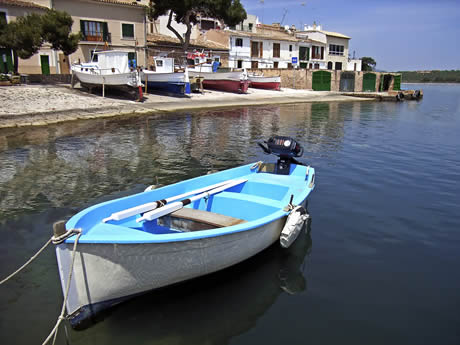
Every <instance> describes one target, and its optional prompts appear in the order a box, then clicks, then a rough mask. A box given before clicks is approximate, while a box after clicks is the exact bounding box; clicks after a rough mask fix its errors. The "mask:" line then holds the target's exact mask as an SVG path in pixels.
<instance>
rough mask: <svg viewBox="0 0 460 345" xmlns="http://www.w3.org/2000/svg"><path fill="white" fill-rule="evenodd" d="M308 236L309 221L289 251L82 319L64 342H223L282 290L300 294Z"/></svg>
mask: <svg viewBox="0 0 460 345" xmlns="http://www.w3.org/2000/svg"><path fill="white" fill-rule="evenodd" d="M310 233H311V222H310V220H309V221H308V224H306V225H304V231H302V232H301V234H300V235H299V237H298V238H297V240H296V241H295V242H294V243H293V245H292V246H291V247H290V248H289V249H283V248H281V247H280V245H279V244H278V243H275V244H274V245H272V246H271V247H269V248H268V249H266V250H265V251H263V252H262V253H260V254H258V255H256V256H254V257H253V258H251V259H248V260H246V261H244V262H243V263H240V264H238V265H235V266H232V267H230V268H228V269H225V270H223V271H220V272H217V273H214V274H210V275H208V276H205V277H201V278H198V279H195V280H192V281H189V282H185V283H181V284H178V285H175V286H172V287H168V288H165V289H162V290H157V291H153V292H151V293H149V294H147V295H142V296H139V297H137V298H135V299H133V300H130V301H127V302H125V303H123V304H120V305H119V306H116V307H114V308H112V309H109V310H108V311H106V312H103V313H102V314H100V315H98V316H96V317H95V318H93V319H92V320H91V321H88V323H87V324H86V325H84V326H83V327H86V329H85V331H84V332H80V331H71V332H70V333H69V339H67V341H68V343H71V344H102V343H103V344H112V345H113V344H127V343H129V342H131V341H133V340H134V339H135V342H136V343H144V342H149V343H150V342H151V341H152V340H153V339H154V340H155V343H161V344H163V343H173V344H203V343H206V344H224V343H226V342H227V341H228V340H229V339H230V338H232V337H234V336H237V335H240V334H243V333H245V332H247V331H248V330H250V329H251V328H253V327H254V326H255V325H256V322H257V320H258V319H259V317H261V316H263V315H264V314H265V313H266V312H267V310H268V309H269V308H270V307H271V306H272V305H273V304H274V302H275V301H276V299H277V298H278V296H279V295H280V294H282V293H283V292H286V293H289V294H296V293H300V292H302V291H305V290H306V286H307V284H306V280H305V277H304V276H303V271H304V265H305V263H306V260H307V258H308V256H309V254H310V252H311V246H312V240H311V236H310ZM89 322H91V323H89ZM88 328H89V329H88Z"/></svg>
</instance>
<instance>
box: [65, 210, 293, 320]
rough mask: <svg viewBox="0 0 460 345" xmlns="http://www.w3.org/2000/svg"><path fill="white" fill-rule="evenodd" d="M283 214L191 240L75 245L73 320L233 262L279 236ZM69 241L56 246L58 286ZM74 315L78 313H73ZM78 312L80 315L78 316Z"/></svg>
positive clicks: (71, 296) (67, 261)
mask: <svg viewBox="0 0 460 345" xmlns="http://www.w3.org/2000/svg"><path fill="white" fill-rule="evenodd" d="M285 219H286V217H283V218H279V219H277V220H275V221H274V222H272V223H269V224H265V225H262V226H260V227H258V228H254V229H252V230H250V231H242V232H237V233H233V234H229V235H225V236H217V237H209V238H202V239H198V240H192V241H179V242H167V243H144V244H104V243H101V244H84V243H81V244H78V247H77V253H76V257H75V264H74V269H73V274H72V281H71V285H70V291H69V297H68V300H67V305H66V307H67V312H68V313H69V314H73V316H74V324H75V323H78V319H86V318H87V317H88V313H90V314H91V313H93V312H95V311H96V310H97V309H98V308H97V306H98V304H104V306H101V309H102V308H107V307H108V306H110V305H114V304H116V303H119V302H121V301H123V300H124V299H125V298H127V297H128V296H132V295H136V294H139V293H142V292H146V291H149V290H152V289H157V288H160V287H163V286H167V285H171V284H174V283H178V282H181V281H186V280H189V279H193V278H196V277H199V276H202V275H205V274H208V273H212V272H216V271H218V270H221V269H224V268H226V267H229V266H232V265H234V264H236V263H239V262H241V261H243V260H246V259H248V258H249V257H251V256H253V255H255V254H257V253H259V252H261V251H262V250H264V249H265V248H267V247H268V246H270V245H271V244H273V243H274V242H276V241H279V237H280V233H281V231H282V228H283V226H284V223H285ZM72 247H73V244H61V245H59V246H57V247H56V255H57V260H58V266H59V274H60V277H61V286H62V287H63V289H64V287H65V286H66V285H67V280H68V276H69V271H68V270H69V267H70V266H71V265H70V263H71V255H72ZM76 315H77V316H76ZM78 315H80V316H78Z"/></svg>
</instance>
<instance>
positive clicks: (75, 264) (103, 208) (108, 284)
mask: <svg viewBox="0 0 460 345" xmlns="http://www.w3.org/2000/svg"><path fill="white" fill-rule="evenodd" d="M259 145H261V146H262V147H263V149H264V151H265V152H266V153H272V154H275V155H277V156H278V157H279V159H278V161H277V162H276V163H263V162H257V163H255V164H247V165H244V166H240V167H237V168H233V169H228V170H224V171H221V172H218V173H214V174H210V175H204V176H200V177H197V178H193V179H190V180H186V181H182V182H179V183H176V184H172V185H168V186H164V187H161V188H158V189H153V190H150V189H149V188H148V189H147V190H146V191H145V192H142V193H139V194H135V195H132V196H128V197H123V198H120V199H116V200H112V201H107V202H104V203H101V204H97V205H95V206H92V207H89V208H87V209H85V210H83V211H81V212H79V213H77V214H76V215H74V216H73V217H72V218H71V219H70V220H69V221H67V222H66V223H65V226H64V222H62V223H61V225H60V226H55V236H58V235H59V236H62V232H64V233H68V234H70V235H69V237H67V238H66V239H64V240H63V242H62V243H61V244H58V245H57V246H56V257H57V262H58V270H59V275H60V279H61V285H62V289H63V292H64V295H65V296H66V297H65V303H66V309H67V313H68V319H69V320H70V323H71V325H72V326H73V327H78V325H79V324H80V323H81V322H84V320H86V319H87V318H89V317H92V316H94V315H95V314H97V313H98V312H99V311H102V310H104V309H107V308H109V307H111V306H113V305H115V304H117V303H120V302H122V301H124V300H126V299H128V298H130V297H132V296H135V295H138V294H141V293H145V292H147V291H150V290H153V289H157V288H161V287H165V286H168V285H172V284H175V283H179V282H182V281H186V280H190V279H193V278H197V277H199V276H203V275H206V274H209V273H212V272H215V271H218V270H222V269H224V268H226V267H229V266H232V265H235V264H236V263H239V262H241V261H243V260H246V259H248V258H250V257H252V256H253V255H255V254H257V253H259V252H260V251H262V250H264V249H265V248H267V247H269V246H270V245H272V244H273V243H274V242H276V241H277V240H280V242H281V244H282V245H283V243H284V242H283V241H282V239H283V237H282V236H283V234H284V233H285V228H286V226H287V224H286V223H287V221H286V219H287V218H288V216H289V218H290V217H291V215H292V214H294V212H296V211H295V210H296V209H299V208H302V206H305V205H306V202H307V197H308V196H309V194H310V193H311V191H312V190H313V189H314V187H315V170H314V168H312V167H310V166H305V165H303V164H302V163H300V162H299V161H297V160H296V159H295V157H300V156H301V155H302V153H303V149H302V148H301V146H300V145H299V144H298V143H297V142H296V141H295V140H294V139H292V138H289V137H274V138H270V140H268V142H266V145H264V144H259ZM289 218H288V219H289ZM304 220H305V219H304ZM291 225H292V224H291ZM296 225H300V227H301V224H296ZM76 232H78V235H77V236H75V235H73V234H74V233H76ZM290 235H291V234H289V236H290ZM291 240H292V238H291ZM75 242H77V243H75ZM74 245H76V247H75V249H74ZM74 250H75V252H73V251H74ZM73 253H75V255H73ZM67 286H68V289H69V290H68V294H67V293H66V291H67Z"/></svg>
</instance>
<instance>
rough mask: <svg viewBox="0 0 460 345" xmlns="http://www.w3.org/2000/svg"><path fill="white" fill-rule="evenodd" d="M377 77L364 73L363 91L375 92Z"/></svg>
mask: <svg viewBox="0 0 460 345" xmlns="http://www.w3.org/2000/svg"><path fill="white" fill-rule="evenodd" d="M376 80H377V76H376V75H375V74H374V73H365V74H364V76H363V91H371V92H375V82H376Z"/></svg>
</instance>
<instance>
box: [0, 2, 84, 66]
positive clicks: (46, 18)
mask: <svg viewBox="0 0 460 345" xmlns="http://www.w3.org/2000/svg"><path fill="white" fill-rule="evenodd" d="M72 24H73V20H72V17H71V16H70V15H69V14H67V13H65V12H59V11H56V10H48V11H47V12H46V13H45V14H43V15H39V14H37V13H32V14H28V15H26V16H22V17H17V18H16V20H15V21H12V22H9V23H8V24H5V23H0V46H1V47H4V48H7V49H11V50H12V52H13V64H14V73H15V74H17V73H18V58H21V59H28V58H30V57H31V56H32V55H34V54H36V53H37V52H38V50H39V49H40V48H41V46H42V45H43V43H44V42H48V43H50V44H51V47H52V48H53V49H55V50H62V52H63V53H64V54H65V55H69V54H71V53H73V52H74V51H76V50H77V48H78V42H79V41H80V39H81V33H80V32H79V33H77V34H72V33H71V32H72Z"/></svg>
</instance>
